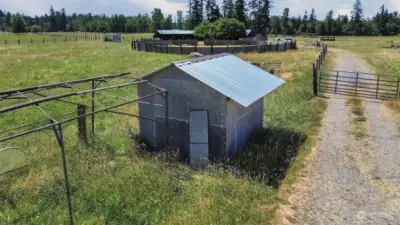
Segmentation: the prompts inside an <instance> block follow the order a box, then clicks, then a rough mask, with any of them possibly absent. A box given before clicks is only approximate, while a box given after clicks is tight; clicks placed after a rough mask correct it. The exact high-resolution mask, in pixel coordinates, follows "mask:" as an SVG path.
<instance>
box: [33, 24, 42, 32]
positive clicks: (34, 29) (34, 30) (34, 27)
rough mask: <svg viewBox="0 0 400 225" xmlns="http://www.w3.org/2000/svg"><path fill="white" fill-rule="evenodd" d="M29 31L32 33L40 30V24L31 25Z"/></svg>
mask: <svg viewBox="0 0 400 225" xmlns="http://www.w3.org/2000/svg"><path fill="white" fill-rule="evenodd" d="M31 32H32V33H39V32H42V28H41V27H40V26H38V25H33V26H31Z"/></svg>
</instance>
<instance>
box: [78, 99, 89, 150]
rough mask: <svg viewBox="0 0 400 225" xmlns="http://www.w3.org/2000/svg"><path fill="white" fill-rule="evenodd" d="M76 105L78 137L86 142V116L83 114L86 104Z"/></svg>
mask: <svg viewBox="0 0 400 225" xmlns="http://www.w3.org/2000/svg"><path fill="white" fill-rule="evenodd" d="M77 107H78V111H77V112H78V131H79V139H80V140H81V141H83V142H85V143H86V141H87V136H86V116H84V115H85V114H86V113H85V110H86V106H85V105H77Z"/></svg>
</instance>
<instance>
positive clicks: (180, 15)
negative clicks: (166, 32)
mask: <svg viewBox="0 0 400 225" xmlns="http://www.w3.org/2000/svg"><path fill="white" fill-rule="evenodd" d="M176 14H177V26H178V27H177V28H178V29H183V12H182V10H178V12H177V13H176Z"/></svg>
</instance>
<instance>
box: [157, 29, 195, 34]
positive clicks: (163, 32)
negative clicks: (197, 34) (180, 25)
mask: <svg viewBox="0 0 400 225" xmlns="http://www.w3.org/2000/svg"><path fill="white" fill-rule="evenodd" d="M157 32H158V33H159V34H164V35H174V34H175V35H190V34H194V31H193V30H157Z"/></svg>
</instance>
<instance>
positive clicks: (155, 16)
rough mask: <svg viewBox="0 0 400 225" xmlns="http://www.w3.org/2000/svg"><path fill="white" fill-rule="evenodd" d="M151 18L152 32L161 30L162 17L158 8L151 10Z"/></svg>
mask: <svg viewBox="0 0 400 225" xmlns="http://www.w3.org/2000/svg"><path fill="white" fill-rule="evenodd" d="M151 14H152V16H151V18H152V20H153V29H154V30H161V22H162V21H163V19H164V15H163V13H162V11H161V9H159V8H155V9H154V10H153V12H151Z"/></svg>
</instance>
